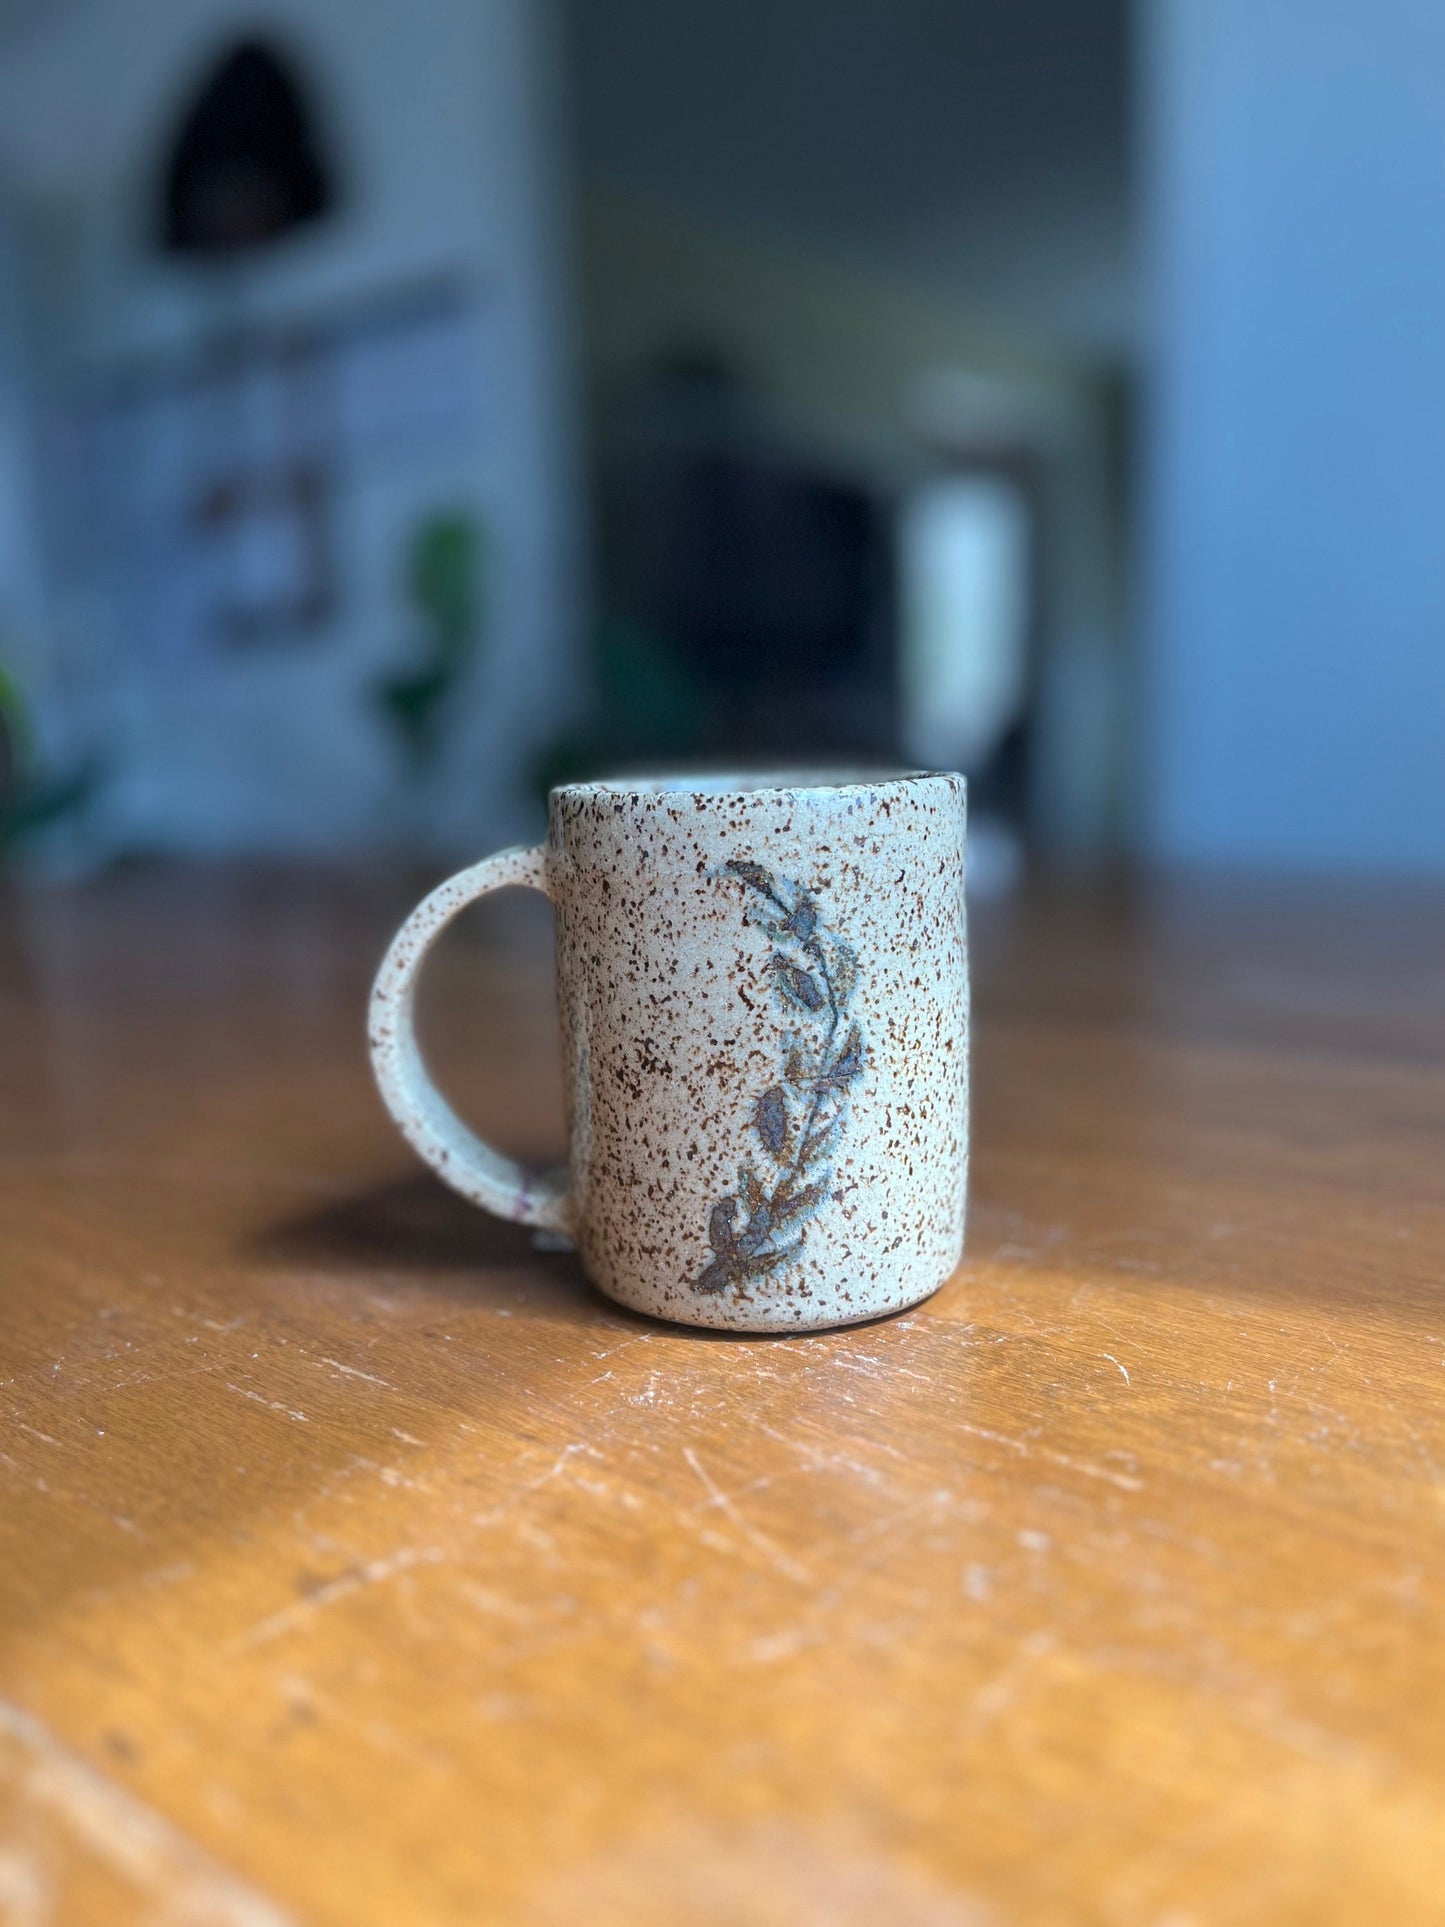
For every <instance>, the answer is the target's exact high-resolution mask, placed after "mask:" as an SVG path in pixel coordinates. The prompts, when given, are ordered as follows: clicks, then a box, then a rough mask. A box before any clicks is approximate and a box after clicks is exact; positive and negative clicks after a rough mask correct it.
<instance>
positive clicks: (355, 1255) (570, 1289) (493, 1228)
mask: <svg viewBox="0 0 1445 1927" xmlns="http://www.w3.org/2000/svg"><path fill="white" fill-rule="evenodd" d="M250 1244H251V1252H252V1255H253V1256H254V1257H255V1258H256V1259H258V1260H259V1261H260V1262H261V1263H262V1264H263V1265H267V1266H274V1267H278V1268H293V1267H305V1268H306V1269H307V1270H308V1271H310V1272H313V1273H314V1272H317V1271H319V1272H323V1273H329V1274H331V1275H333V1276H336V1277H338V1278H340V1277H354V1278H357V1279H362V1280H364V1281H365V1282H367V1283H368V1284H371V1285H373V1286H379V1287H382V1288H384V1289H385V1290H387V1291H388V1292H406V1291H408V1290H424V1291H425V1292H426V1293H427V1294H428V1295H429V1296H432V1297H435V1296H436V1295H437V1294H438V1292H441V1293H443V1294H445V1295H446V1296H448V1297H454V1298H455V1299H456V1301H457V1302H459V1303H460V1302H463V1301H465V1302H467V1303H471V1304H475V1303H477V1302H478V1300H479V1299H483V1298H489V1297H498V1296H504V1297H505V1298H506V1300H507V1303H508V1304H509V1305H516V1303H517V1301H518V1299H519V1298H521V1299H522V1300H524V1301H526V1304H527V1308H528V1309H530V1310H534V1311H536V1312H537V1313H539V1314H541V1313H543V1312H544V1311H545V1312H549V1313H555V1312H556V1311H557V1310H558V1309H560V1308H561V1306H562V1304H563V1303H564V1302H568V1301H570V1303H571V1305H572V1306H573V1307H574V1308H575V1309H581V1308H582V1307H583V1306H589V1307H591V1308H593V1309H597V1310H607V1311H612V1310H620V1307H614V1306H612V1305H610V1303H609V1301H608V1300H607V1299H605V1298H603V1296H602V1294H601V1293H600V1292H598V1291H596V1290H595V1289H594V1288H593V1287H592V1286H591V1285H590V1284H589V1283H588V1281H587V1278H586V1275H585V1273H584V1272H583V1270H582V1265H581V1262H580V1260H579V1259H578V1257H577V1254H576V1252H575V1251H572V1250H570V1249H551V1250H549V1249H546V1248H545V1247H541V1246H539V1245H538V1244H537V1242H536V1234H535V1233H534V1232H533V1231H532V1230H531V1229H530V1228H529V1227H528V1226H526V1225H520V1224H508V1223H505V1222H504V1221H503V1220H502V1219H500V1218H494V1217H491V1216H490V1215H489V1214H488V1213H487V1212H484V1211H478V1210H477V1209H476V1208H475V1206H473V1205H470V1204H468V1203H467V1202H466V1200H465V1199H464V1198H460V1197H458V1196H457V1194H456V1193H455V1192H454V1191H449V1190H448V1189H447V1187H446V1186H445V1185H444V1184H441V1183H439V1182H438V1181H437V1179H435V1178H433V1177H430V1176H429V1175H428V1174H427V1173H425V1172H420V1171H419V1172H416V1173H414V1174H413V1175H410V1176H407V1177H402V1178H392V1179H389V1180H385V1181H383V1182H381V1183H378V1184H373V1185H368V1186H367V1187H366V1188H365V1189H364V1190H359V1191H357V1192H356V1193H355V1194H354V1195H352V1196H349V1197H344V1198H339V1199H336V1200H334V1201H333V1202H331V1203H329V1204H325V1205H322V1206H320V1207H319V1208H317V1209H312V1210H306V1211H302V1212H298V1213H297V1214H295V1215H294V1216H291V1217H287V1218H283V1219H281V1220H279V1221H278V1222H276V1223H274V1224H270V1225H267V1226H265V1227H263V1228H262V1229H261V1230H260V1231H259V1232H257V1233H256V1234H255V1235H254V1236H253V1238H252V1239H251V1241H250Z"/></svg>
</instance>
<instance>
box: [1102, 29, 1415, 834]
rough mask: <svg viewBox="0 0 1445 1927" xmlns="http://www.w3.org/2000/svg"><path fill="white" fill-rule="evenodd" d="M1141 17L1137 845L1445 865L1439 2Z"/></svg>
mask: <svg viewBox="0 0 1445 1927" xmlns="http://www.w3.org/2000/svg"><path fill="white" fill-rule="evenodd" d="M1139 18H1140V25H1141V34H1142V42H1143V44H1142V49H1141V83H1142V87H1141V91H1142V95H1143V100H1144V104H1145V111H1146V137H1145V141H1144V152H1143V156H1142V159H1143V163H1144V165H1143V169H1142V173H1143V177H1144V182H1145V192H1146V207H1145V209H1144V214H1145V220H1146V225H1147V232H1148V240H1149V248H1150V253H1151V263H1152V270H1153V298H1154V308H1153V313H1152V317H1151V332H1152V337H1153V341H1154V344H1155V346H1154V358H1155V359H1154V368H1153V394H1152V406H1151V409H1150V413H1149V417H1148V425H1147V428H1146V450H1147V465H1146V466H1147V483H1148V492H1147V497H1146V541H1145V544H1144V549H1145V555H1146V569H1147V574H1148V581H1147V585H1146V594H1145V598H1144V648H1145V661H1146V668H1147V683H1146V702H1145V710H1144V715H1143V717H1142V718H1141V722H1142V724H1143V728H1142V731H1141V735H1142V740H1143V743H1144V749H1145V758H1146V770H1145V779H1146V780H1145V799H1144V800H1145V824H1146V837H1147V841H1148V843H1149V845H1150V847H1151V848H1152V849H1153V851H1154V852H1155V853H1156V854H1160V855H1165V856H1174V857H1185V858H1191V859H1195V858H1197V859H1204V860H1210V861H1213V860H1219V861H1224V862H1235V863H1239V862H1244V863H1260V864H1282V865H1301V866H1347V867H1352V868H1379V869H1429V870H1436V871H1442V872H1445V3H1442V0H1371V4H1368V5H1367V4H1365V0H1142V5H1141V10H1140V16H1139Z"/></svg>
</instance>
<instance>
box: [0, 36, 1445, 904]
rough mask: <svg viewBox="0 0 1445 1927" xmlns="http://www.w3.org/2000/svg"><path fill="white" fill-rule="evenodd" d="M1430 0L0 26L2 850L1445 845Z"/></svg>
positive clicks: (1436, 135)
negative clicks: (738, 764)
mask: <svg viewBox="0 0 1445 1927" xmlns="http://www.w3.org/2000/svg"><path fill="white" fill-rule="evenodd" d="M1442 128H1445V9H1442V8H1441V7H1440V6H1439V4H1438V0H1377V3H1376V4H1373V5H1371V6H1368V7H1366V6H1365V5H1364V4H1363V0H1354V3H1352V0H1135V4H1133V5H1130V4H1128V0H766V3H765V0H728V4H726V5H718V4H705V0H406V4H405V5H402V4H400V0H267V4H266V5H265V6H264V7H255V6H252V5H250V4H247V3H246V0H0V851H3V859H0V860H5V861H9V862H11V863H13V864H15V865H16V866H18V867H19V868H20V869H21V870H22V871H23V872H25V873H27V874H32V875H37V876H42V877H68V876H78V875H86V874H90V873H93V872H94V871H95V870H97V869H99V868H101V867H103V866H105V865H107V864H109V863H112V862H115V861H118V860H122V859H127V858H136V857H144V856H153V855H165V854H175V855H184V856H189V857H196V856H254V855H269V856H278V855H279V856H288V857H298V858H318V857H334V858H344V859H347V860H356V859H360V858H370V857H372V856H375V855H377V854H379V853H381V852H385V851H390V852H395V853H401V854H407V855H410V856H413V857H417V858H423V859H425V860H428V861H430V860H432V859H436V860H437V861H441V860H446V859H450V858H452V857H455V856H459V855H475V854H477V853H479V852H481V851H483V850H485V849H487V848H490V847H492V846H493V845H495V844H497V843H499V842H504V841H509V840H513V839H515V838H520V837H530V836H532V835H533V834H534V833H535V831H536V830H537V828H538V827H539V825H540V822H541V816H542V803H543V798H544V797H545V792H546V789H547V786H548V784H549V783H550V782H553V781H557V780H561V779H564V778H566V777H568V776H572V775H582V774H588V773H592V772H595V771H598V770H601V769H605V768H616V767H619V766H636V765H645V764H654V765H655V764H658V763H663V762H668V761H672V762H677V761H688V762H694V761H701V760H707V761H714V762H716V761H725V760H732V759H738V758H741V757H746V758H747V759H748V760H751V761H758V760H760V759H773V760H785V759H793V758H797V759H808V760H812V759H832V760H838V759H843V760H860V761H867V762H874V761H897V760H903V761H906V762H909V763H921V764H932V765H945V766H950V767H959V768H963V769H964V770H965V771H966V772H967V773H968V774H969V776H970V778H971V779H972V782H973V786H974V787H973V795H974V822H975V827H976V830H977V831H978V833H979V840H978V844H977V856H978V859H979V863H980V874H981V875H982V876H983V878H984V879H985V880H987V879H989V878H992V879H993V880H995V881H1002V880H1004V879H1006V878H1007V877H1008V876H1009V875H1010V874H1012V873H1014V872H1015V871H1016V870H1017V868H1018V867H1019V865H1020V864H1021V863H1022V862H1023V861H1025V860H1027V859H1029V858H1030V857H1033V856H1035V855H1036V856H1038V857H1039V858H1041V859H1044V860H1049V861H1067V862H1071V863H1074V864H1078V865H1112V864H1115V863H1117V862H1119V861H1120V860H1126V859H1130V858H1146V859H1151V860H1156V859H1163V860H1186V861H1194V862H1208V863H1218V864H1228V865H1234V866H1256V867H1267V868H1294V869H1308V868H1314V869H1339V870H1346V869H1348V870H1357V871H1358V870H1380V871H1426V870H1434V871H1437V872H1439V871H1445V541H1442V518H1445V325H1442V323H1445V135H1442Z"/></svg>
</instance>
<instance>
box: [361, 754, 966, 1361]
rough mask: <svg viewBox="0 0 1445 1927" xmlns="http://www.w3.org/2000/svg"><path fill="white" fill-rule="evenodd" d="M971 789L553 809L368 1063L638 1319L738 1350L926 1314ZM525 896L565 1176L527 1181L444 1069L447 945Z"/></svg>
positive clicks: (434, 931) (389, 995)
mask: <svg viewBox="0 0 1445 1927" xmlns="http://www.w3.org/2000/svg"><path fill="white" fill-rule="evenodd" d="M963 877H964V783H963V778H962V777H961V776H951V775H899V776H877V777H866V778H861V779H859V780H857V781H849V780H838V781H831V780H827V779H825V778H822V777H819V778H812V779H803V778H800V779H796V780H794V779H790V778H786V777H778V778H766V777H748V778H745V777H726V776H725V777H717V778H702V777H696V776H694V777H679V778H676V779H670V780H667V779H657V780H653V781H641V780H640V781H635V782H612V783H577V784H570V785H568V786H566V787H564V788H562V789H557V790H554V791H553V792H552V798H551V809H550V821H549V827H548V834H547V841H546V842H545V843H544V844H542V845H540V846H539V847H538V848H537V849H534V850H505V851H503V852H502V853H501V854H500V855H498V856H492V857H488V858H487V859H486V861H485V862H483V863H478V864H477V865H475V866H474V867H473V868H472V869H469V870H463V871H462V872H461V873H460V874H459V875H458V876H455V877H453V878H452V879H451V880H450V882H447V883H444V884H442V885H441V887H440V888H439V889H437V890H434V891H433V892H432V894H431V895H430V896H429V897H428V898H427V899H426V901H425V902H424V903H422V904H421V905H420V906H419V908H418V909H417V910H416V911H415V912H414V913H413V914H412V916H411V917H410V918H409V919H408V921H407V922H406V923H405V924H404V925H403V927H402V929H401V930H400V931H399V932H398V934H397V936H396V939H395V941H394V942H393V944H392V946H391V949H390V950H389V951H388V953H387V956H386V959H385V961H384V962H383V964H382V966H381V971H380V974H379V975H378V977H377V980H376V988H375V990H374V991H373V993H372V1002H371V1056H372V1063H373V1065H374V1066H375V1069H376V1076H377V1081H378V1083H379V1084H380V1087H381V1094H382V1097H383V1098H384V1100H385V1102H386V1105H387V1108H388V1109H389V1110H390V1112H391V1114H392V1116H393V1117H394V1118H395V1119H396V1122H397V1124H398V1125H399V1126H400V1127H401V1130H402V1132H403V1134H404V1135H405V1137H406V1138H407V1139H408V1141H409V1142H410V1143H411V1144H412V1146H413V1147H414V1148H415V1149H416V1150H417V1151H418V1152H419V1153H420V1155H421V1156H422V1157H423V1158H424V1159H425V1160H426V1161H427V1163H428V1164H430V1165H431V1166H432V1168H433V1170H435V1171H436V1172H437V1173H438V1174H439V1175H440V1176H441V1177H443V1178H444V1179H445V1180H446V1182H447V1183H448V1184H450V1185H452V1186H454V1187H455V1189H456V1190H458V1191H460V1192H461V1193H462V1195H463V1196H464V1197H466V1198H470V1199H471V1200H472V1201H473V1202H474V1203H476V1204H480V1205H483V1206H485V1207H486V1209H487V1210H489V1211H494V1212H496V1213H497V1214H498V1215H499V1216H501V1217H506V1218H512V1219H515V1220H518V1221H520V1222H521V1223H523V1224H531V1225H538V1226H542V1227H545V1228H547V1229H549V1230H552V1231H558V1232H564V1233H565V1234H566V1235H567V1236H568V1237H569V1238H571V1239H573V1240H574V1241H575V1243H576V1245H577V1247H578V1250H579V1251H580V1253H581V1257H582V1262H583V1264H584V1265H585V1267H586V1269H587V1271H588V1273H589V1275H590V1276H591V1277H592V1279H593V1280H594V1282H595V1283H596V1284H598V1285H599V1286H600V1287H601V1288H602V1290H603V1291H605V1292H607V1293H608V1294H609V1295H610V1296H611V1297H613V1298H616V1299H618V1300H619V1301H620V1302H621V1303H622V1304H624V1305H630V1306H632V1307H633V1308H634V1309H635V1310H637V1311H643V1312H651V1313H653V1314H654V1315H655V1316H657V1317H660V1318H674V1319H681V1320H683V1321H684V1322H685V1323H687V1324H692V1325H712V1326H719V1327H723V1328H726V1329H729V1330H733V1331H797V1330H804V1329H809V1328H816V1327H818V1326H824V1325H845V1324H849V1323H852V1322H854V1321H856V1320H858V1319H863V1318H875V1317H877V1316H878V1315H879V1314H880V1313H882V1312H890V1311H898V1310H900V1309H902V1308H903V1307H904V1306H906V1305H912V1304H916V1303H917V1302H918V1300H919V1299H921V1298H926V1297H927V1296H928V1294H929V1293H930V1292H932V1291H934V1290H935V1289H936V1288H937V1287H938V1286H939V1285H940V1284H941V1283H942V1282H943V1280H944V1279H945V1278H946V1277H947V1276H948V1274H949V1273H950V1272H951V1271H952V1270H953V1268H954V1266H955V1265H956V1264H957V1263H958V1259H959V1256H960V1253H961V1251H962V1249H963V1224H964V1201H965V1192H966V1184H967V1174H968V948H967V938H966V934H965V924H964V898H963ZM508 884H527V885H529V886H530V887H531V888H533V889H536V890H541V891H543V892H544V893H545V894H546V895H547V896H548V897H550V898H551V900H552V904H553V907H554V909H555V911H556V917H557V978H558V1001H559V1005H560V1008H561V1019H562V1037H563V1049H564V1060H565V1076H566V1086H567V1095H568V1122H569V1127H570V1154H569V1159H568V1164H567V1167H566V1168H565V1169H563V1170H560V1171H556V1172H552V1173H549V1174H548V1175H546V1176H543V1177H530V1176H528V1174H527V1173H526V1172H524V1171H523V1170H522V1169H521V1168H520V1166H518V1165H516V1164H513V1163H512V1162H511V1160H510V1159H508V1158H505V1157H503V1156H502V1155H501V1154H500V1153H499V1152H497V1151H494V1150H493V1149H491V1148H490V1147H489V1146H488V1145H486V1144H484V1143H482V1142H481V1140H480V1139H479V1138H477V1137H476V1136H475V1135H474V1134H473V1133H472V1132H471V1131H469V1130H468V1129H467V1127H466V1126H465V1125H464V1124H463V1123H462V1122H461V1121H460V1119H459V1118H457V1116H456V1115H455V1113H454V1112H453V1111H452V1110H451V1109H450V1108H449V1107H448V1105H447V1104H446V1102H445V1100H444V1099H443V1098H442V1097H441V1095H440V1094H439V1093H438V1091H437V1089H436V1087H435V1086H434V1085H433V1084H432V1082H431V1080H430V1078H429V1077H428V1076H427V1072H426V1069H425V1066H424V1065H423V1063H422V1060H421V1055H420V1052H419V1051H418V1048H417V1043H416V1036H415V1032H414V1030H413V1024H412V1004H413V998H414V993H415V988H416V981H417V975H418V972H419V970H420V968H421V964H422V960H423V958H424V957H425V955H426V952H427V949H428V947H429V945H430V944H431V943H432V941H433V940H434V939H435V938H436V936H437V935H438V934H439V932H440V931H441V930H442V929H444V928H445V926H446V925H447V924H448V923H449V922H450V920H451V919H452V917H454V916H455V915H456V913H457V912H458V911H459V910H460V909H462V908H463V906H464V905H466V904H468V903H471V902H473V901H474V900H475V899H476V898H477V897H480V896H484V895H485V894H486V893H487V892H488V891H490V890H498V889H501V888H503V887H504V886H506V885H508Z"/></svg>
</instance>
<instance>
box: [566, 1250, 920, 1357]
mask: <svg viewBox="0 0 1445 1927" xmlns="http://www.w3.org/2000/svg"><path fill="white" fill-rule="evenodd" d="M957 1269H958V1261H957V1260H955V1261H954V1263H952V1264H951V1265H949V1267H948V1269H947V1270H946V1271H944V1272H942V1273H941V1274H940V1276H939V1277H938V1278H936V1279H935V1280H934V1281H933V1283H932V1284H929V1285H924V1286H923V1287H922V1288H921V1289H917V1290H908V1291H903V1292H898V1293H890V1294H888V1295H886V1296H884V1295H882V1294H879V1295H878V1296H876V1297H874V1298H872V1299H871V1300H870V1302H869V1303H867V1304H862V1305H858V1306H856V1307H855V1308H849V1309H847V1310H839V1309H837V1307H836V1304H835V1305H830V1306H828V1307H827V1308H826V1309H825V1308H824V1307H823V1306H821V1305H820V1306H819V1307H818V1308H817V1311H816V1312H815V1313H812V1314H810V1311H809V1308H808V1306H807V1305H806V1304H798V1303H797V1302H796V1301H795V1300H789V1301H788V1302H787V1303H786V1304H773V1305H767V1304H758V1303H754V1304H746V1303H739V1302H738V1301H737V1300H736V1299H728V1300H726V1301H724V1300H723V1299H722V1298H721V1297H719V1298H718V1299H706V1298H701V1297H699V1296H698V1295H697V1294H695V1293H688V1292H685V1291H683V1290H680V1289H672V1290H667V1291H662V1292H658V1291H650V1290H648V1289H647V1288H646V1287H645V1286H636V1287H630V1286H627V1285H616V1286H607V1285H602V1284H599V1283H598V1281H597V1280H596V1279H595V1278H591V1274H590V1273H589V1274H588V1275H589V1278H590V1281H591V1283H592V1284H593V1285H594V1286H596V1289H597V1290H598V1291H600V1292H601V1293H602V1294H603V1296H604V1297H606V1298H610V1299H612V1301H613V1302H614V1303H615V1304H618V1305H623V1306H625V1307H626V1309H627V1310H628V1311H636V1312H641V1313H642V1314H643V1315H644V1316H645V1317H648V1318H656V1319H659V1320H661V1321H662V1323H664V1324H668V1325H690V1326H692V1327H693V1328H694V1329H695V1330H698V1331H718V1332H736V1333H737V1334H738V1335H739V1336H740V1337H749V1336H750V1337H770V1338H782V1337H786V1336H787V1334H788V1333H789V1332H794V1333H796V1332H827V1331H843V1330H846V1329H847V1327H848V1326H850V1325H868V1324H871V1323H872V1322H873V1321H874V1320H875V1319H878V1318H891V1317H893V1316H895V1315H896V1314H897V1313H898V1312H904V1311H912V1310H913V1309H914V1308H915V1307H916V1306H918V1305H921V1304H923V1303H925V1302H926V1301H927V1300H928V1299H930V1298H932V1297H933V1295H934V1293H935V1292H937V1291H939V1290H941V1289H942V1287H943V1286H944V1285H945V1284H947V1282H948V1280H949V1279H950V1278H951V1277H952V1276H953V1274H954V1272H955V1271H956V1270H957Z"/></svg>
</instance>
